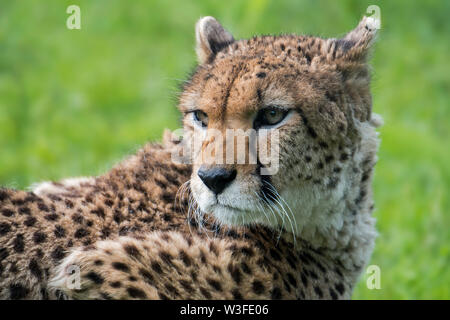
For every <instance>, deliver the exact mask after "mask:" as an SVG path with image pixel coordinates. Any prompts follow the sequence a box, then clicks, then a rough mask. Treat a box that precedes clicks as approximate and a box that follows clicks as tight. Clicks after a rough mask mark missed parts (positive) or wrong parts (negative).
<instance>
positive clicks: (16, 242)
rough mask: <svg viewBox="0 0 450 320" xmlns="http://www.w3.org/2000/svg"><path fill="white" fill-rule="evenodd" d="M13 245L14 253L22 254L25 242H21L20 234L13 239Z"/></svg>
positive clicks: (21, 236)
mask: <svg viewBox="0 0 450 320" xmlns="http://www.w3.org/2000/svg"><path fill="white" fill-rule="evenodd" d="M13 245H14V251H16V252H19V253H21V252H23V250H24V248H25V242H24V241H23V235H22V234H19V235H17V237H16V238H15V239H14V242H13Z"/></svg>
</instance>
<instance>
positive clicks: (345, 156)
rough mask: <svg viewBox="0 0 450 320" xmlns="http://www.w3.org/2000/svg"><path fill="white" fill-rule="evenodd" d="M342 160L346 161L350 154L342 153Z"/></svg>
mask: <svg viewBox="0 0 450 320" xmlns="http://www.w3.org/2000/svg"><path fill="white" fill-rule="evenodd" d="M340 160H341V161H346V160H348V154H347V153H343V154H341V157H340Z"/></svg>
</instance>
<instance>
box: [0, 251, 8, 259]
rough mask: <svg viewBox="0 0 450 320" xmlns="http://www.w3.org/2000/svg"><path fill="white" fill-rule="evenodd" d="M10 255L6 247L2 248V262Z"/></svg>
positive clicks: (0, 253)
mask: <svg viewBox="0 0 450 320" xmlns="http://www.w3.org/2000/svg"><path fill="white" fill-rule="evenodd" d="M8 256H9V253H8V250H6V248H0V262H2V261H3V260H5V259H6V258H7V257H8Z"/></svg>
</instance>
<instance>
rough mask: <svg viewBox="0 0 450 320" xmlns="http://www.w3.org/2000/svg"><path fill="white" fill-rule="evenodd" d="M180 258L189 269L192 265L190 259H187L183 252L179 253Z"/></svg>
mask: <svg viewBox="0 0 450 320" xmlns="http://www.w3.org/2000/svg"><path fill="white" fill-rule="evenodd" d="M180 258H181V260H182V261H183V263H184V265H185V266H186V267H189V266H190V265H191V264H192V260H191V258H189V256H188V255H187V254H186V252H185V251H184V250H182V251H180Z"/></svg>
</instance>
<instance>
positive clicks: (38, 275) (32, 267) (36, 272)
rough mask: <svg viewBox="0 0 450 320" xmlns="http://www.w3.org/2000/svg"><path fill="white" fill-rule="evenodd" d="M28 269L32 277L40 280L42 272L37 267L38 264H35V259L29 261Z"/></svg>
mask: <svg viewBox="0 0 450 320" xmlns="http://www.w3.org/2000/svg"><path fill="white" fill-rule="evenodd" d="M28 268H30V272H31V274H32V275H34V276H35V277H36V278H38V279H39V280H40V279H42V270H41V268H40V267H39V264H38V263H37V261H36V260H35V259H32V260H31V261H30V264H29V265H28Z"/></svg>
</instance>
